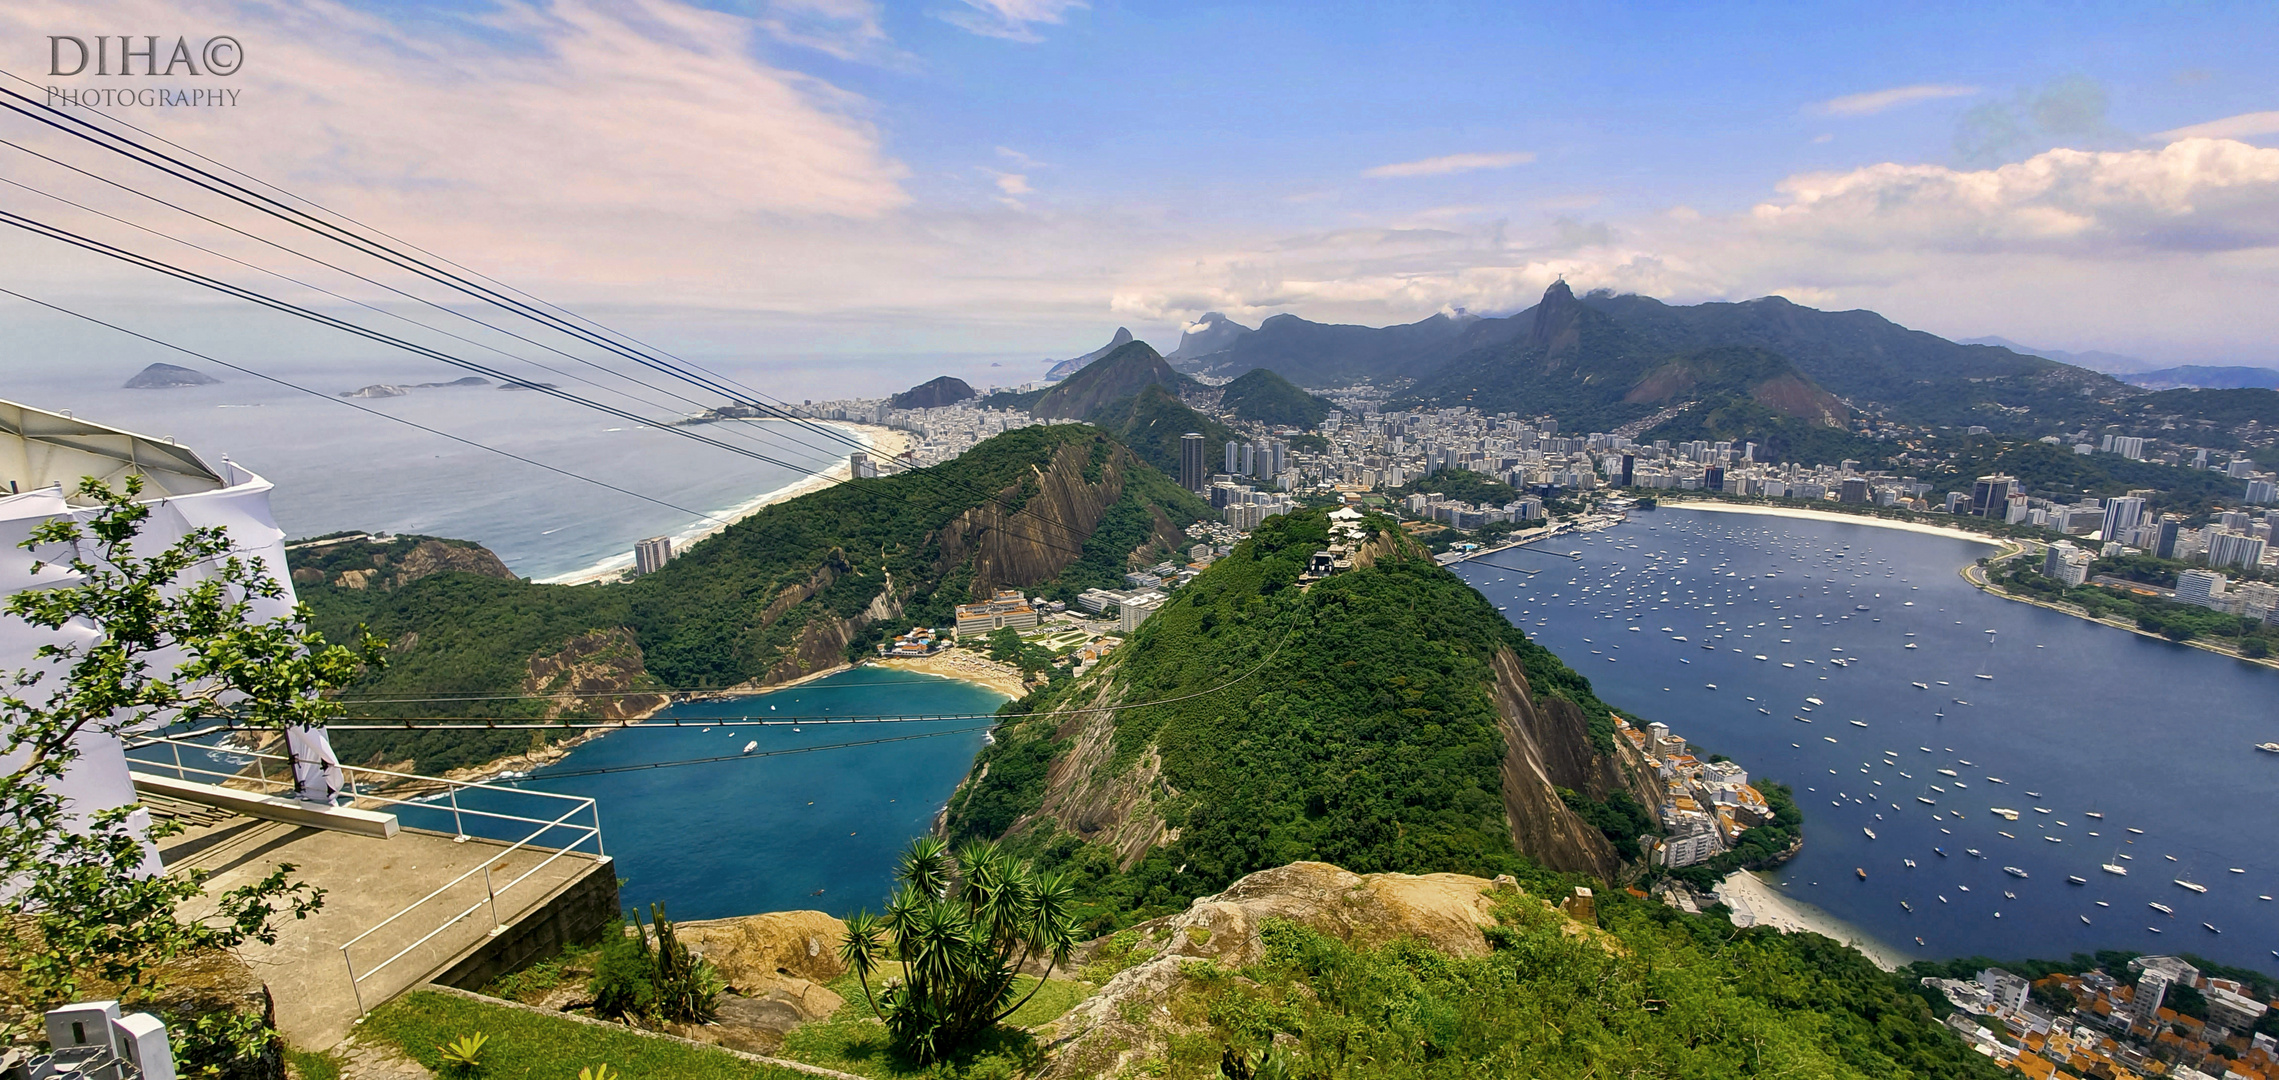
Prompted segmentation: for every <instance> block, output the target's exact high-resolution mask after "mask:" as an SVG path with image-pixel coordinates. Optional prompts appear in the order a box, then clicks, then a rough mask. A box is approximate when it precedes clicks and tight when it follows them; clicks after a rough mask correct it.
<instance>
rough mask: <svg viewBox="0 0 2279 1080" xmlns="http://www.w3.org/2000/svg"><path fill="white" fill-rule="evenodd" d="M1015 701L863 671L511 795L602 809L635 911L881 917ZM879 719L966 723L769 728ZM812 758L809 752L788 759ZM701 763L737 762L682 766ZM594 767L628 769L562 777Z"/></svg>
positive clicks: (539, 779) (700, 712) (702, 708)
mask: <svg viewBox="0 0 2279 1080" xmlns="http://www.w3.org/2000/svg"><path fill="white" fill-rule="evenodd" d="M1004 702H1005V696H1004V695H1002V694H999V693H997V692H995V691H992V690H989V689H986V688H984V687H980V686H976V685H973V684H971V683H964V682H958V681H955V680H952V679H944V678H939V677H936V676H932V675H921V674H918V673H916V672H908V671H895V670H890V669H884V668H868V667H865V668H856V669H853V670H850V671H843V672H840V673H838V674H835V675H831V676H827V677H825V678H822V679H818V680H816V681H814V682H811V683H806V684H803V685H800V686H796V687H791V688H788V689H785V690H780V691H777V692H775V693H771V694H762V695H755V696H745V697H737V698H734V699H731V700H721V701H701V702H692V703H689V704H684V705H676V706H673V707H672V708H670V709H667V710H666V711H664V712H662V713H660V714H658V715H657V716H655V717H652V718H651V719H650V720H649V721H648V722H646V723H644V724H641V725H639V726H636V727H631V728H627V729H624V730H620V731H612V732H610V733H608V734H607V735H605V736H603V737H601V738H598V739H595V740H593V741H591V742H588V743H586V744H584V745H582V746H579V747H578V748H576V749H574V750H572V751H571V752H570V753H569V755H568V756H566V757H564V758H563V759H562V760H561V761H559V762H556V763H555V764H554V765H552V766H549V767H547V768H545V769H541V770H538V771H537V772H536V773H535V774H534V775H532V776H530V777H529V778H527V779H522V780H514V781H509V782H507V783H508V784H509V785H510V786H513V787H518V788H528V789H532V790H538V791H551V792H560V793H563V794H569V795H583V796H591V797H592V798H593V799H595V800H596V802H597V804H598V809H599V811H600V814H601V828H602V840H603V842H604V844H605V846H606V847H607V849H608V852H609V854H610V856H611V857H612V858H614V859H616V860H617V865H618V872H617V873H618V877H619V878H621V879H623V881H624V886H623V889H622V891H621V894H620V898H621V900H622V901H623V902H624V903H625V904H626V905H628V906H640V907H642V908H643V909H644V910H646V907H647V905H648V904H649V903H650V902H652V901H662V902H664V904H665V905H666V908H667V910H668V911H669V912H670V913H671V914H672V915H673V917H675V918H683V919H716V918H724V917H727V916H731V915H749V914H753V913H756V912H762V911H793V910H803V909H814V910H821V911H828V912H830V913H832V914H834V915H846V914H849V913H851V912H853V911H856V910H857V909H861V908H868V909H870V910H872V911H877V910H879V908H880V906H881V905H882V904H883V903H884V902H885V900H886V898H887V896H888V895H889V893H890V892H891V891H892V889H893V878H894V869H895V865H896V862H897V859H898V858H899V856H900V854H901V852H902V850H903V848H905V847H906V846H907V845H908V844H909V842H910V841H911V840H912V839H913V838H915V837H918V836H922V835H924V834H925V833H926V832H927V831H928V830H929V829H931V828H932V827H933V823H934V818H935V815H936V814H938V813H939V812H940V811H941V809H942V807H943V806H944V804H946V803H947V802H948V800H949V797H950V794H951V792H953V791H955V790H956V789H957V785H958V782H959V781H961V780H963V779H964V778H965V774H966V772H967V770H969V769H970V768H972V766H973V758H974V755H975V754H976V753H978V752H979V751H980V749H981V747H982V744H983V739H984V737H985V736H984V732H985V730H986V727H987V725H988V724H989V722H990V721H989V720H987V719H983V718H984V717H987V716H988V715H989V714H992V713H994V712H995V711H996V710H997V708H998V706H1000V705H1002V704H1004ZM880 715H897V716H902V715H927V716H963V717H967V718H968V719H963V720H950V721H929V722H918V723H892V724H804V723H803V724H799V725H797V727H796V730H795V728H794V727H791V726H769V727H762V726H760V724H759V723H758V722H759V721H770V722H774V723H778V724H780V723H782V722H783V721H785V720H787V719H790V718H795V717H797V718H804V717H814V718H816V719H819V720H820V719H844V718H849V717H867V716H880ZM676 723H677V724H678V725H679V726H674V725H675V724H676ZM754 742H756V743H758V744H759V745H758V746H757V747H755V748H754V749H753V751H752V752H751V753H750V754H746V753H745V752H744V746H745V745H746V744H748V743H754ZM849 744H859V745H849ZM801 749H806V750H810V751H811V752H808V753H789V754H786V753H782V751H787V750H788V751H796V750H801ZM700 759H724V760H703V762H702V763H699V764H671V763H675V762H693V761H698V760H700ZM660 764H662V765H665V766H666V767H663V768H644V767H643V766H650V765H660ZM592 769H609V770H615V771H611V772H605V773H601V774H599V775H581V776H563V777H560V778H558V779H557V778H555V776H554V774H562V773H584V772H586V771H587V770H592ZM529 802H530V801H529V800H513V799H511V797H510V798H507V799H498V798H493V797H486V796H484V795H481V794H473V795H465V794H463V795H461V796H460V805H462V806H464V807H473V808H479V809H495V810H501V811H503V812H513V813H521V814H528V813H530V807H529V805H528V803H529ZM513 807H520V809H511V808H513ZM554 812H555V813H560V810H559V809H557V810H555V811H554ZM448 813H449V812H448V811H447V810H443V809H441V808H437V809H435V810H433V811H427V812H421V811H418V810H412V811H407V812H405V814H404V817H403V823H404V824H405V825H406V826H409V827H413V828H428V829H436V830H439V831H449V830H450V829H451V828H452V824H451V822H450V821H449V816H448ZM577 820H578V821H583V820H584V819H583V818H579V819H577ZM465 821H466V823H467V830H468V831H469V832H471V833H475V834H477V835H483V836H503V835H504V834H505V833H504V830H505V828H506V827H505V826H503V825H501V824H499V823H495V822H484V821H482V820H480V819H477V818H472V817H469V818H466V819H465ZM525 831H527V830H525ZM519 837H520V833H517V834H516V836H515V838H518V839H519ZM569 839H570V837H568V836H563V837H561V838H559V842H561V843H567V842H568V840H569ZM586 850H591V849H590V848H588V849H586Z"/></svg>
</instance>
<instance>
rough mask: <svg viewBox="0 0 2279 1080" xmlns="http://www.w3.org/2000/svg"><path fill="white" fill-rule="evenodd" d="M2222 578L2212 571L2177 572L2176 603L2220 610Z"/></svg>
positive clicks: (2221, 605)
mask: <svg viewBox="0 0 2279 1080" xmlns="http://www.w3.org/2000/svg"><path fill="white" fill-rule="evenodd" d="M2224 584H2225V582H2224V576H2223V575H2222V574H2219V573H2216V572H2215V571H2213V570H2179V571H2177V573H2176V602H2177V603H2179V604H2191V605H2194V606H2195V607H2204V608H2218V609H2220V608H2222V607H2223V595H2224Z"/></svg>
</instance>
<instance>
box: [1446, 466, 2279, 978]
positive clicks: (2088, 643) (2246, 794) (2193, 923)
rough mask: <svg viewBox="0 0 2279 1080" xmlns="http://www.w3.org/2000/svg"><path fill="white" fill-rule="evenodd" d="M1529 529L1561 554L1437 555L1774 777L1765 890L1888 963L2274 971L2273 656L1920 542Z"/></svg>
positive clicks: (1728, 522)
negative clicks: (2184, 632)
mask: <svg viewBox="0 0 2279 1080" xmlns="http://www.w3.org/2000/svg"><path fill="white" fill-rule="evenodd" d="M1553 546H1555V547H1556V548H1557V549H1558V550H1559V551H1562V552H1564V551H1570V550H1580V551H1581V552H1582V558H1581V559H1580V560H1579V561H1569V560H1566V559H1562V558H1556V557H1553V556H1551V555H1548V554H1543V553H1518V552H1513V553H1504V554H1501V555H1498V556H1494V558H1495V560H1496V561H1497V562H1500V563H1503V564H1505V565H1507V566H1514V567H1523V568H1525V569H1528V570H1538V571H1540V573H1537V574H1534V575H1532V576H1531V575H1527V574H1523V573H1520V572H1516V571H1512V570H1506V569H1497V568H1494V567H1489V566H1485V565H1480V564H1477V563H1474V564H1469V565H1466V566H1464V567H1463V568H1462V570H1461V572H1462V573H1463V574H1464V576H1465V577H1466V578H1467V579H1469V580H1471V581H1472V582H1473V583H1474V584H1475V585H1476V586H1478V588H1479V589H1480V590H1481V592H1482V593H1483V594H1484V595H1486V596H1487V597H1488V598H1489V599H1490V600H1491V601H1492V602H1494V603H1496V604H1497V605H1499V606H1502V607H1503V608H1504V609H1505V614H1506V615H1507V616H1508V617H1510V618H1511V619H1512V621H1513V622H1515V623H1517V624H1519V625H1521V626H1522V627H1524V628H1525V629H1526V630H1527V631H1528V633H1529V634H1531V635H1533V636H1534V637H1535V638H1536V639H1537V640H1538V641H1541V642H1542V643H1543V644H1545V645H1546V646H1548V647H1550V648H1551V649H1553V650H1555V651H1557V652H1558V653H1559V654H1560V655H1561V656H1562V657H1564V658H1565V659H1566V660H1567V662H1568V663H1569V664H1570V665H1572V666H1573V667H1574V668H1575V669H1576V670H1578V671H1580V672H1582V673H1583V674H1584V675H1586V676H1588V677H1589V678H1590V680H1591V682H1592V685H1593V686H1594V687H1595V688H1596V689H1597V691H1598V693H1599V695H1600V696H1601V697H1602V698H1604V699H1606V701H1607V702H1608V703H1610V704H1612V705H1614V706H1615V707H1617V708H1619V709H1622V710H1624V711H1626V712H1630V713H1633V714H1635V715H1637V716H1641V717H1643V718H1645V719H1647V720H1659V721H1662V722H1665V723H1668V724H1669V725H1670V726H1671V727H1672V728H1673V729H1674V730H1675V731H1676V732H1677V733H1678V734H1680V735H1683V736H1685V737H1686V738H1687V739H1688V740H1690V741H1692V742H1693V743H1694V744H1696V745H1698V746H1700V747H1702V748H1704V749H1705V750H1708V751H1710V752H1714V753H1722V754H1725V755H1727V756H1729V757H1732V758H1734V759H1735V760H1737V761H1739V762H1740V763H1741V764H1742V765H1743V766H1745V767H1746V768H1747V769H1748V770H1749V773H1750V775H1751V776H1752V777H1755V778H1769V779H1774V780H1778V781H1781V782H1783V783H1787V784H1790V785H1792V786H1793V787H1794V788H1795V789H1796V797H1797V803H1798V804H1799V805H1800V806H1801V807H1802V808H1803V810H1804V813H1805V845H1804V850H1803V852H1802V853H1801V854H1800V855H1799V856H1798V857H1797V858H1796V859H1795V860H1793V861H1791V862H1790V863H1788V864H1787V865H1786V866H1784V867H1782V868H1781V869H1780V870H1779V871H1777V872H1776V873H1775V874H1774V879H1775V880H1776V882H1777V884H1778V885H1779V887H1780V888H1782V889H1783V890H1784V891H1786V892H1787V893H1789V894H1790V895H1792V896H1794V897H1796V898H1798V899H1801V900H1805V901H1807V902H1809V903H1812V904H1814V905H1817V906H1818V907H1820V908H1823V909H1825V910H1827V911H1828V912H1830V913H1831V914H1833V915H1835V916H1837V917H1838V918H1840V919H1842V920H1844V921H1846V922H1848V923H1850V924H1852V925H1853V926H1856V927H1859V928H1861V929H1863V930H1865V931H1866V932H1868V933H1869V934H1871V935H1873V936H1875V937H1877V938H1879V939H1881V940H1882V941H1884V942H1886V943H1888V944H1890V945H1892V946H1894V947H1896V948H1898V949H1899V950H1900V951H1903V952H1906V953H1908V954H1910V955H1917V956H1924V957H1949V956H1969V955H1986V956H1997V957H2010V958H2019V957H2027V956H2040V957H2064V956H2066V955H2068V954H2071V953H2074V952H2077V951H2086V950H2092V949H2098V948H2125V949H2135V950H2140V951H2145V952H2192V953H2197V954H2199V955H2202V956H2206V957H2210V958H2213V959H2217V960H2222V961H2225V962H2229V963H2234V964H2240V965H2245V966H2253V967H2259V968H2262V969H2264V970H2272V969H2273V968H2274V967H2279V962H2275V959H2274V958H2275V957H2279V953H2275V952H2274V950H2279V902H2272V901H2269V900H2266V899H2261V898H2262V897H2268V896H2271V895H2274V894H2279V852H2275V851H2274V845H2273V838H2274V837H2279V799H2274V798H2273V792H2274V790H2275V789H2279V756H2275V755H2271V754H2262V753H2257V752H2255V750H2254V749H2253V746H2254V745H2255V744H2256V743H2260V742H2264V741H2267V740H2271V739H2275V738H2279V672H2275V671H2272V670H2270V669H2268V668H2262V667H2256V666H2253V665H2249V664H2245V663H2241V662H2239V661H2236V660H2232V659H2230V658H2227V657H2221V656H2217V655H2213V654H2211V653H2207V652H2203V651H2201V650H2198V649H2193V648H2190V647H2187V646H2183V645H2177V644H2173V643H2170V642H2165V641H2160V640H2156V639H2151V638H2146V637H2142V636H2139V635H2136V634H2131V633H2126V632H2124V631H2121V630H2116V629H2113V628H2110V627H2104V626H2099V625H2096V624H2093V623H2090V622H2087V621H2084V620H2081V619H2076V618H2073V617H2071V616H2067V615H2062V614H2059V613H2057V612H2053V611H2047V610H2043V609H2041V608H2036V607H2031V606H2028V605H2025V604H2020V603H2015V602H2012V601H2008V600H2003V599H1999V598H1996V597H1991V596H1987V595H1984V594H1981V593H1979V592H1978V591H1977V590H1975V589H1973V588H1971V587H1970V586H1969V585H1968V584H1967V583H1965V582H1964V581H1963V580H1962V579H1961V578H1960V577H1959V576H1958V574H1957V573H1956V571H1957V570H1958V569H1959V568H1960V567H1962V566H1963V565H1964V564H1967V563H1969V562H1970V561H1971V560H1973V559H1975V558H1977V557H1979V556H1980V555H1983V554H1985V553H1987V552H1989V551H1990V550H1992V549H1990V548H1987V547H1985V546H1983V545H1978V544H1972V543H1968V542H1965V541H1960V540H1954V539H1949V538H1945V537H1939V536H1933V535H1926V534H1921V533H1911V532H1904V531H1899V530H1893V529H1885V528H1876V527H1872V526H1864V525H1850V524H1837V523H1831V522H1822V521H1814V520H1805V519H1795V518H1782V517H1771V516H1761V515H1745V514H1731V513H1711V512H1703V511H1688V510H1677V509H1663V510H1660V511H1653V512H1644V513H1637V514H1633V515H1632V517H1631V520H1630V522H1628V523H1627V524H1624V525H1622V526H1619V527H1617V528H1614V529H1611V530H1608V531H1606V532H1603V533H1598V534H1595V535H1592V536H1589V537H1581V538H1562V539H1560V540H1557V541H1554V542H1553ZM1988 631H1993V632H1992V633H1989V632H1988ZM1680 637H1683V638H1685V639H1686V640H1683V641H1680V640H1678V639H1679V638H1680ZM1909 644H1913V645H1914V646H1915V647H1914V648H1912V649H1910V648H1907V646H1908V645H1909ZM1837 658H1848V659H1849V660H1850V661H1851V663H1850V664H1849V665H1848V666H1838V665H1835V664H1832V663H1830V661H1831V660H1834V659H1837ZM1791 665H1793V666H1791ZM1981 675H1984V676H1988V677H1987V678H1981V677H1980V676H1981ZM1918 682H1919V683H1923V684H1924V685H1925V686H1926V687H1928V689H1919V688H1917V687H1916V686H1915V685H1913V684H1914V683H1918ZM1808 698H1819V699H1820V700H1821V701H1822V702H1824V704H1821V705H1817V706H1815V705H1812V704H1810V703H1809V702H1808V701H1807V699H1808ZM1942 713H1943V714H1944V715H1941V714H1942ZM1798 717H1803V718H1805V719H1807V720H1810V721H1811V722H1810V723H1805V722H1802V721H1800V720H1798V719H1797V718H1798ZM1855 721H1857V723H1855ZM1861 725H1865V726H1861ZM1942 770H1945V771H1943V772H1942ZM1950 774H1951V775H1950ZM1997 781H1999V782H1997ZM1919 797H1921V798H1928V799H1932V800H1933V801H1934V804H1925V803H1922V802H1919V801H1918V798H1919ZM1993 807H2004V808H2009V809H2014V810H2017V811H2018V812H2019V816H2018V820H2016V821H2014V822H2013V821H2007V820H2005V819H2003V818H2001V817H1998V816H1996V815H1994V814H1992V813H1990V812H1989V811H1990V809H1991V808H1993ZM2041 811H2047V812H2046V813H2044V812H2041ZM2090 813H2100V814H2102V815H2104V816H2103V817H2102V818H2095V817H2090V816H2088V815H2089V814H2090ZM1870 829H1872V830H1873V831H1874V832H1875V834H1876V836H1875V839H1872V840H1871V839H1869V838H1868V836H1867V835H1866V832H1865V831H1864V830H1870ZM2131 829H2137V830H2142V832H2141V833H2139V832H2131V831H2130V830H2131ZM2003 833H2009V834H2010V835H2009V836H2004V835H2003ZM1973 848H1975V849H1978V850H1979V851H1980V852H1981V853H1982V854H1983V856H1984V857H1983V858H1977V857H1973V856H1971V855H1969V854H1967V852H1968V850H1969V849H1973ZM1936 849H1944V850H1945V852H1946V855H1945V856H1941V855H1940V854H1938V852H1937V850H1936ZM2119 856H2128V858H2125V859H2123V858H2119ZM1905 859H1913V860H1914V861H1915V864H1916V865H1915V868H1913V869H1908V868H1907V867H1906V865H1905V863H1904V862H1903V860H1905ZM2107 862H2112V863H2115V865H2119V866H2122V867H2123V868H2125V869H2127V870H2128V871H2129V873H2128V876H2126V877H2116V876H2114V875H2111V874H2108V873H2105V872H2103V871H2101V870H2100V869H2099V866H2100V864H2103V863H2107ZM2005 866H2015V867H2017V868H2018V869H2020V870H2023V871H2025V872H2026V873H2027V874H2028V875H2029V876H2028V877H2026V878H2023V879H2020V878H2016V877H2013V876H2010V875H2008V874H2006V873H2004V872H2003V869H2002V868H2003V867H2005ZM1855 868H1857V869H1861V870H1865V871H1866V872H1867V878H1866V880H1864V881H1862V880H1859V879H1858V877H1857V875H1856V874H1855V873H1854V871H1855ZM2234 868H2237V869H2238V870H2239V871H2242V872H2239V873H2234V872H2233V869H2234ZM2069 876H2078V877H2081V878H2083V879H2085V880H2086V881H2087V882H2088V884H2086V885H2072V884H2069V883H2068V882H2067V878H2068V877H2069ZM2178 878H2182V879H2185V880H2188V881H2192V882H2196V883H2198V884H2201V885H2205V886H2206V887H2207V890H2208V891H2207V892H2206V893H2205V894H2201V893H2195V892H2192V891H2189V890H2187V889H2185V888H2183V887H2181V886H2178V885H2176V884H2174V883H2173V882H2174V880H2175V879H2178ZM2006 894H2014V896H2015V898H2014V899H2013V898H2012V896H2011V895H2006ZM1901 901H1906V902H1907V903H1908V904H1909V905H1910V906H1912V908H1913V911H1912V913H1910V912H1909V911H1908V910H1906V909H1905V908H1902V907H1901ZM2100 901H2102V902H2103V903H2104V904H2105V905H2106V906H2099V902H2100ZM2155 902H2157V903H2161V904H2165V905H2167V906H2169V907H2170V908H2172V909H2174V915H2172V916H2171V915H2167V914H2163V913H2161V912H2159V911H2157V910H2155V909H2153V908H2151V907H2150V906H2149V905H2150V904H2152V903H2155ZM2084 918H2086V919H2087V920H2088V922H2086V923H2084V922H2083V921H2082V920H2083V919H2084ZM2204 923H2205V924H2211V925H2213V926H2214V927H2215V928H2216V931H2220V933H2219V932H2215V931H2210V930H2208V929H2206V928H2205V927H2204V926H2203V924H2204ZM1918 937H1920V938H1922V939H1923V944H1922V945H1917V944H1916V943H1915V939H1916V938H1918Z"/></svg>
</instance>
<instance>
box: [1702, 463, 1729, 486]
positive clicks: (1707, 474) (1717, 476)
mask: <svg viewBox="0 0 2279 1080" xmlns="http://www.w3.org/2000/svg"><path fill="white" fill-rule="evenodd" d="M1701 490H1703V491H1723V490H1725V470H1724V469H1723V468H1722V467H1720V466H1716V465H1712V466H1710V467H1708V468H1706V469H1703V470H1701Z"/></svg>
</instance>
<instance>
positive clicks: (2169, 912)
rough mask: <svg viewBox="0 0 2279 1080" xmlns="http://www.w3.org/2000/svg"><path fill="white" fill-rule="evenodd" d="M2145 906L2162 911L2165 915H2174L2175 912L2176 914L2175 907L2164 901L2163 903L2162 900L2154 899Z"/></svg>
mask: <svg viewBox="0 0 2279 1080" xmlns="http://www.w3.org/2000/svg"><path fill="white" fill-rule="evenodd" d="M2145 906H2146V907H2148V908H2151V909H2153V910H2154V911H2157V912H2160V913H2161V914H2163V915H2174V914H2176V909H2175V908H2172V907H2169V906H2168V905H2167V904H2163V903H2161V902H2160V901H2158V900H2155V901H2153V902H2151V903H2149V904H2146V905H2145Z"/></svg>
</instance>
